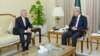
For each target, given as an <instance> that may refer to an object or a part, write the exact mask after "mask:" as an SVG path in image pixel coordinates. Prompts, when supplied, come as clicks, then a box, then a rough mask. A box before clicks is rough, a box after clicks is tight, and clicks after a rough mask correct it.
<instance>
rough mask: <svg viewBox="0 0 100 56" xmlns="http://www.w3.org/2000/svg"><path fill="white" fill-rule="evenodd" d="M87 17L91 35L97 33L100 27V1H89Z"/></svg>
mask: <svg viewBox="0 0 100 56" xmlns="http://www.w3.org/2000/svg"><path fill="white" fill-rule="evenodd" d="M87 16H88V21H89V29H90V33H92V32H97V31H98V27H99V25H100V0H88V1H87Z"/></svg>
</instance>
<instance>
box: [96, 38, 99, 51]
mask: <svg viewBox="0 0 100 56" xmlns="http://www.w3.org/2000/svg"><path fill="white" fill-rule="evenodd" d="M98 42H99V40H97V47H96V50H98Z"/></svg>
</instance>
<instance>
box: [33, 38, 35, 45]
mask: <svg viewBox="0 0 100 56" xmlns="http://www.w3.org/2000/svg"><path fill="white" fill-rule="evenodd" d="M32 44H33V46H34V45H35V38H32Z"/></svg>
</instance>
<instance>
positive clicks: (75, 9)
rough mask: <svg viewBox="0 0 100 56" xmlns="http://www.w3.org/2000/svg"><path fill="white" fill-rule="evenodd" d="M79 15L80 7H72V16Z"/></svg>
mask: <svg viewBox="0 0 100 56" xmlns="http://www.w3.org/2000/svg"><path fill="white" fill-rule="evenodd" d="M78 15H80V7H74V16H78Z"/></svg>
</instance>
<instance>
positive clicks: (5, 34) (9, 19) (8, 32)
mask: <svg viewBox="0 0 100 56" xmlns="http://www.w3.org/2000/svg"><path fill="white" fill-rule="evenodd" d="M15 18H16V16H15V15H12V14H0V53H1V49H2V48H4V47H8V46H12V45H14V44H17V49H18V50H19V36H17V35H13V34H12V30H13V27H14V22H15Z"/></svg>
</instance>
